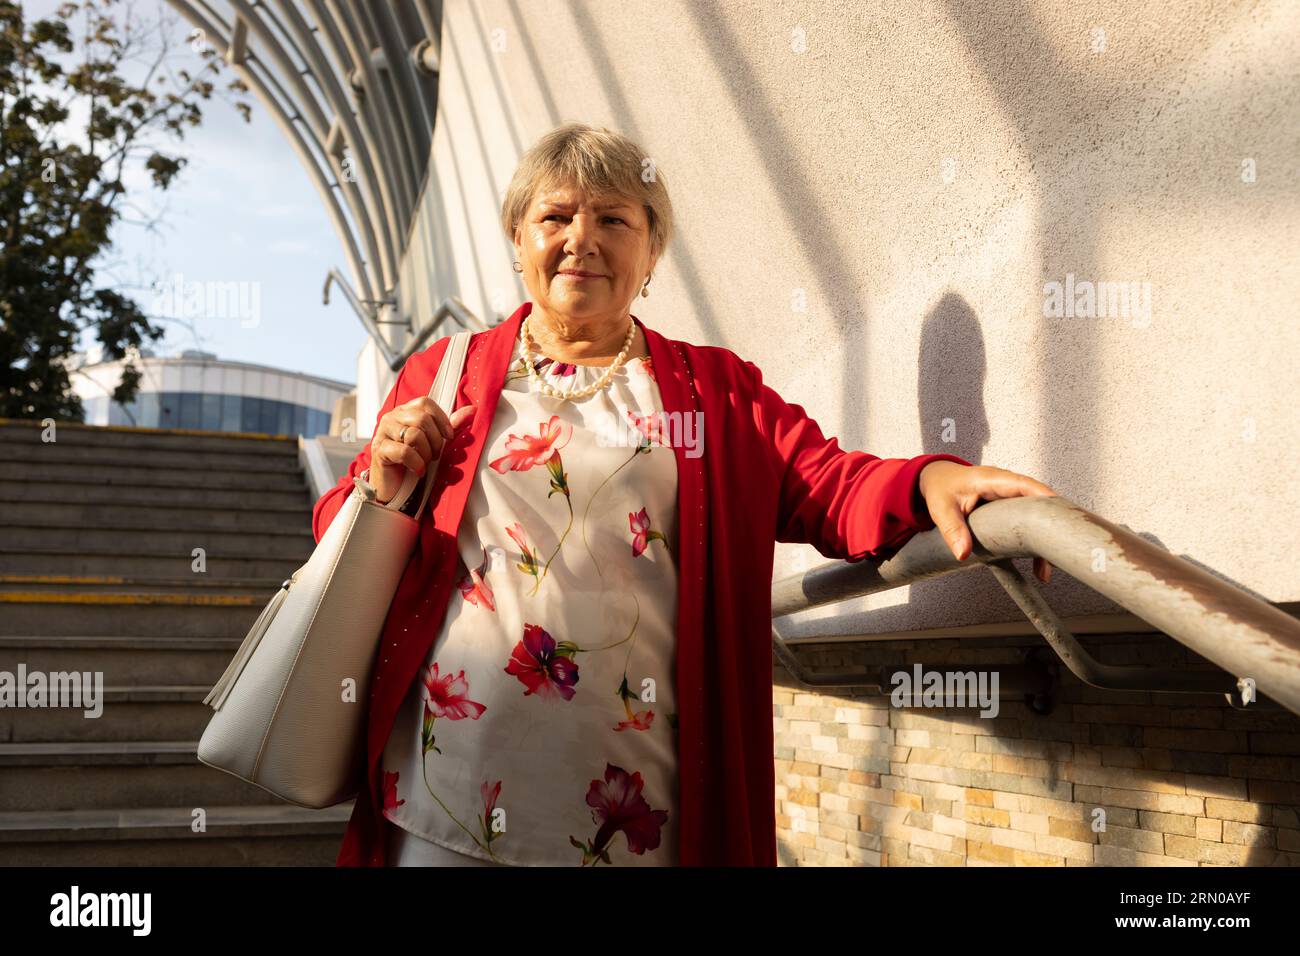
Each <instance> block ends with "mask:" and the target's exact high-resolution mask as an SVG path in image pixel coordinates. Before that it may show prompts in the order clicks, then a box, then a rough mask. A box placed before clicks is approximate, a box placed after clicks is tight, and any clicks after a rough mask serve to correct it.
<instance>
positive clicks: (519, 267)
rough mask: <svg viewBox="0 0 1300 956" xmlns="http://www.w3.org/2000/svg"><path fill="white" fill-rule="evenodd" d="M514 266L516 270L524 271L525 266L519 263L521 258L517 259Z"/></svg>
mask: <svg viewBox="0 0 1300 956" xmlns="http://www.w3.org/2000/svg"><path fill="white" fill-rule="evenodd" d="M514 268H515V271H516V272H523V271H524V267H523V266H522V265H520V264H519V260H518V259H516V260H515V267H514Z"/></svg>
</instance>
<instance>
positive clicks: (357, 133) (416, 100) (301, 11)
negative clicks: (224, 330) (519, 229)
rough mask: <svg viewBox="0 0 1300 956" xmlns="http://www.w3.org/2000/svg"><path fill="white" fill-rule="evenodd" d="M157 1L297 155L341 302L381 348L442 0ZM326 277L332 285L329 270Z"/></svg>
mask: <svg viewBox="0 0 1300 956" xmlns="http://www.w3.org/2000/svg"><path fill="white" fill-rule="evenodd" d="M168 3H170V4H171V6H172V7H173V8H175V9H176V11H177V12H179V13H180V14H181V15H182V16H183V17H184V18H185V19H186V20H188V21H189V23H190V24H191V25H192V26H193V27H194V28H195V30H197V31H200V33H199V35H198V36H196V38H195V39H196V40H198V41H200V42H207V43H209V44H211V46H212V48H213V49H214V50H216V52H217V53H218V54H219V55H220V56H221V57H222V58H223V59H224V60H225V61H226V62H227V63H228V64H230V66H231V67H233V68H234V69H235V71H236V72H237V74H238V75H239V77H240V78H241V79H242V80H243V81H244V82H245V83H246V84H248V87H249V89H250V90H252V91H253V93H254V94H255V95H256V96H257V97H258V98H259V99H260V100H261V101H262V103H263V104H264V105H265V106H266V108H267V110H268V112H269V113H270V114H271V116H272V117H273V118H274V119H275V121H276V123H277V124H278V125H279V127H280V129H281V130H282V131H283V133H284V135H285V137H286V138H287V139H288V140H289V143H290V145H292V146H293V148H294V150H295V151H296V152H297V154H298V158H299V159H300V160H301V161H302V163H303V166H304V167H305V168H306V170H307V174H308V176H309V178H310V179H311V181H312V184H313V185H314V186H315V187H316V190H317V192H318V193H319V194H320V197H321V201H322V203H323V204H324V206H325V210H326V212H327V213H328V215H329V217H330V220H331V221H332V222H333V224H334V228H335V231H336V232H337V233H338V236H339V240H340V242H341V244H342V247H343V251H344V255H345V256H346V258H347V262H348V266H349V269H350V272H351V274H352V278H353V282H354V283H355V286H356V292H355V293H353V292H352V290H350V289H345V291H346V292H347V293H348V298H349V301H351V302H352V303H353V305H354V307H356V306H360V309H359V311H360V312H361V319H362V322H363V323H364V324H365V325H366V327H367V328H368V329H369V330H370V332H371V335H372V336H374V337H375V338H376V339H377V340H378V341H380V342H382V341H383V338H382V337H381V336H380V335H379V331H378V327H377V325H376V324H375V323H376V322H380V321H386V320H381V319H378V318H377V316H378V315H379V314H381V313H384V312H386V311H389V310H391V307H392V306H394V305H395V303H396V300H397V299H396V285H397V277H398V264H399V262H400V261H401V257H402V254H403V252H404V251H405V244H406V240H407V236H408V235H409V232H410V226H411V222H412V219H413V217H414V214H415V208H416V203H417V202H418V200H419V194H420V189H421V186H422V184H423V181H424V176H425V172H426V167H427V165H428V161H429V150H430V147H431V143H432V139H433V123H434V116H435V114H436V112H437V102H438V50H439V25H440V24H441V20H442V2H441V0H361V2H353V0H271V2H263V0H253V2H250V0H213V2H208V0H168ZM329 281H339V282H341V281H342V280H341V278H340V277H339V276H338V273H337V272H336V271H335V272H332V273H331V278H330V280H329ZM329 281H327V282H326V285H325V291H326V296H327V297H328V290H329ZM327 301H328V298H327ZM386 307H387V308H386ZM402 324H406V323H405V322H403V323H402Z"/></svg>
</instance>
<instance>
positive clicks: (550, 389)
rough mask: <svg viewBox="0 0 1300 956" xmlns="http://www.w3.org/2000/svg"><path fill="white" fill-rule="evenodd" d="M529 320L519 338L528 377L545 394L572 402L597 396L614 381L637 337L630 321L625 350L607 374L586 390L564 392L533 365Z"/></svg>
mask: <svg viewBox="0 0 1300 956" xmlns="http://www.w3.org/2000/svg"><path fill="white" fill-rule="evenodd" d="M529 318H530V316H525V317H524V320H523V322H522V323H520V325H519V336H520V338H521V339H523V343H524V364H525V365H526V366H528V377H529V378H530V379H532V381H533V384H535V385H536V386H537V387H538V389H540V390H541V391H542V392H543V393H544V394H546V395H549V396H551V397H552V398H561V399H566V400H572V399H575V398H586V397H587V396H588V395H595V394H596V393H597V392H599V391H600V390H601V389H602V388H604V387H605V386H607V385H608V384H609V383H610V382H612V381H613V380H614V373H615V372H617V371H618V370H619V367H620V366H621V365H622V364H623V362H624V361H625V360H626V359H627V353H628V349H630V348H631V347H632V337H633V336H634V335H636V323H635V322H633V321H630V320H629V322H628V330H627V338H625V339H624V340H623V348H622V350H620V351H619V353H618V355H616V356H614V362H613V364H612V365H610V366H609V368H607V369H605V373H604V374H603V375H601V376H600V378H598V379H596V381H594V382H592V383H591V384H590V385H588V386H587V387H585V388H579V389H573V390H569V391H564V390H561V389H558V388H556V387H555V386H554V385H552V384H551V383H550V382H547V381H545V380H544V379H543V378H542V375H541V373H540V372H538V371H537V368H536V367H535V366H534V365H533V339H532V336H531V335H529V334H528V319H529ZM567 364H572V363H567ZM580 367H581V368H588V367H589V366H585V365H584V366H580Z"/></svg>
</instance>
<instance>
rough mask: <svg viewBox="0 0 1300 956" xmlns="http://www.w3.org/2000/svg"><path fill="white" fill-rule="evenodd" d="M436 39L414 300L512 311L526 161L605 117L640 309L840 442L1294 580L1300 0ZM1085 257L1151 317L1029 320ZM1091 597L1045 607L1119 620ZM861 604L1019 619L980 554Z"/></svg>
mask: <svg viewBox="0 0 1300 956" xmlns="http://www.w3.org/2000/svg"><path fill="white" fill-rule="evenodd" d="M442 57H443V64H442V75H441V94H440V95H441V102H440V104H439V115H438V127H437V130H436V134H435V137H434V150H433V158H432V161H433V166H432V169H431V173H430V179H429V183H428V188H427V190H426V193H425V196H424V201H423V208H422V210H421V216H420V219H419V222H418V223H417V225H416V227H415V229H414V232H413V246H412V249H411V251H410V253H409V254H408V256H407V258H406V261H405V263H404V266H403V272H402V275H403V282H402V300H403V306H404V308H407V309H412V310H414V311H415V313H416V314H417V315H428V314H429V311H430V309H431V308H432V306H433V305H435V304H436V303H437V302H438V301H440V300H441V299H442V298H443V297H444V296H446V295H449V294H455V295H459V296H460V297H461V298H462V299H464V300H465V302H466V303H467V304H468V305H469V306H470V307H471V308H472V309H473V310H474V311H475V312H476V313H478V314H480V315H492V314H509V313H510V312H511V311H512V310H513V309H514V308H515V307H516V306H517V305H518V304H519V303H520V302H522V301H523V299H524V297H525V291H524V289H523V286H522V284H521V283H520V282H519V281H518V279H517V277H516V276H515V274H514V273H513V272H512V271H511V269H510V262H511V259H512V248H511V247H510V245H509V244H508V242H507V241H506V238H505V237H504V236H503V235H502V234H501V232H500V229H499V227H498V225H497V209H498V207H499V203H500V198H501V196H502V194H503V191H504V189H505V186H506V184H507V182H508V180H509V177H510V175H511V173H512V171H513V169H514V166H515V163H516V161H517V159H518V157H519V155H520V154H521V153H522V151H523V150H524V149H526V148H527V146H528V145H529V144H531V142H532V141H533V140H535V139H536V137H537V136H539V135H540V134H541V133H543V132H545V131H546V130H547V129H549V128H551V127H552V126H554V125H557V124H559V123H561V122H565V121H569V120H583V121H587V122H591V123H595V124H598V125H608V126H610V127H613V128H616V129H619V130H621V131H622V132H624V133H626V134H628V135H630V136H631V137H633V138H634V139H636V140H637V141H638V142H640V143H641V145H642V146H643V147H644V148H645V149H646V151H647V153H648V155H649V156H651V157H652V158H653V159H654V161H655V162H656V164H657V166H658V167H659V169H660V170H661V171H662V173H663V175H664V177H665V178H666V180H667V182H668V184H669V188H670V190H671V193H672V196H673V198H674V202H675V205H676V210H677V214H678V226H679V232H678V235H677V237H676V239H675V241H674V244H673V245H672V246H671V247H670V249H669V250H668V252H667V254H666V256H665V257H664V259H663V260H662V261H661V263H660V267H659V268H658V270H657V272H656V274H655V277H654V280H653V282H652V284H651V295H650V297H649V298H648V299H645V300H642V299H638V301H637V303H636V305H635V306H634V307H633V309H634V311H635V312H636V314H637V315H638V316H639V317H641V318H642V319H643V320H644V321H646V322H647V323H648V324H650V325H652V326H654V327H655V328H658V329H659V330H660V331H662V332H664V333H666V334H669V335H671V336H674V337H679V338H685V339H688V340H691V341H696V342H705V343H713V344H720V345H725V346H727V347H729V348H731V349H734V350H735V351H736V352H737V353H739V354H740V355H742V356H744V357H746V358H749V359H751V360H753V361H754V362H755V363H757V364H758V366H759V367H760V368H762V369H763V371H764V375H765V378H766V380H767V381H768V382H769V383H770V384H772V385H773V387H775V388H776V389H777V390H778V391H779V392H780V393H781V394H782V395H783V396H785V397H786V398H787V399H788V400H790V401H795V402H799V403H800V404H802V405H804V407H805V408H807V409H808V410H809V412H810V413H811V414H813V415H814V416H815V417H816V418H817V419H818V420H819V422H820V423H821V424H822V426H823V428H824V430H825V431H826V432H827V433H828V434H835V435H837V436H839V437H840V439H841V442H842V444H843V445H844V446H845V447H852V448H863V449H866V450H868V451H871V452H873V453H875V454H878V455H882V456H887V457H889V456H910V455H914V454H918V453H920V452H922V451H940V450H951V451H954V452H955V453H957V454H960V455H962V456H964V457H966V458H968V459H971V460H973V461H977V462H980V463H984V464H994V465H998V466H1001V467H1004V468H1009V469H1012V470H1015V471H1021V472H1024V473H1027V474H1031V475H1034V476H1035V477H1038V478H1040V479H1042V480H1044V481H1046V482H1048V483H1049V484H1051V485H1052V486H1053V487H1055V488H1056V489H1057V490H1058V491H1059V492H1061V493H1062V494H1065V495H1067V496H1068V497H1070V498H1072V499H1074V500H1075V501H1078V502H1079V503H1080V504H1082V505H1083V506H1085V507H1087V508H1090V509H1092V510H1094V511H1096V512H1098V513H1100V514H1102V515H1104V516H1106V517H1108V518H1110V519H1111V520H1114V521H1117V522H1120V523H1123V524H1126V525H1128V526H1129V527H1130V528H1132V529H1133V530H1135V531H1137V532H1140V533H1142V534H1144V535H1147V536H1150V537H1152V538H1153V539H1154V540H1157V541H1158V542H1160V543H1161V544H1163V545H1164V546H1165V547H1167V548H1168V549H1169V550H1171V551H1172V552H1174V553H1176V554H1181V555H1184V556H1187V557H1189V558H1191V559H1193V560H1195V561H1197V562H1198V563H1201V564H1203V565H1205V566H1208V567H1209V568H1212V569H1215V570H1216V571H1217V572H1219V573H1221V574H1222V575H1224V576H1225V577H1227V578H1228V579H1230V580H1233V581H1235V582H1236V583H1238V584H1240V585H1242V586H1245V587H1247V588H1249V589H1251V590H1253V591H1255V592H1256V593H1258V594H1259V595H1261V596H1263V597H1265V598H1267V599H1269V600H1272V601H1296V600H1300V575H1297V567H1298V566H1300V557H1298V555H1297V544H1296V535H1295V529H1296V528H1297V527H1300V493H1297V492H1300V461H1298V459H1297V454H1296V447H1297V444H1298V441H1297V439H1300V426H1298V425H1297V414H1296V403H1297V398H1300V385H1297V375H1296V363H1297V358H1298V357H1300V321H1297V307H1296V302H1297V299H1298V298H1300V265H1298V264H1297V252H1298V251H1300V163H1297V157H1298V156H1300V105H1298V98H1300V95H1298V94H1297V84H1296V82H1295V78H1296V76H1297V75H1300V4H1296V3H1294V2H1289V0H1274V2H1262V3H1247V2H1238V3H1226V2H1208V0H1179V2H1157V3H1148V4H1141V5H1133V4H1130V3H1123V2H1109V3H1090V4H1077V3H1067V2H1046V0H1039V2H1026V3H1011V2H1001V3H988V4H985V3H956V2H951V3H942V2H925V0H921V2H915V0H913V2H907V3H902V2H898V3H873V4H864V3H861V2H829V0H828V2H817V3H783V2H770V0H769V2H742V0H725V2H719V3H686V2H672V0H668V2H665V0H654V2H643V0H621V2H619V3H604V2H588V3H584V2H549V0H529V2H528V3H521V2H518V0H513V2H502V0H475V2H472V3H471V2H468V0H449V2H448V3H447V4H446V8H445V19H444V26H443V38H442ZM1252 168H1253V181H1245V180H1248V179H1251V178H1252V177H1251V176H1250V175H1247V174H1246V172H1247V171H1248V170H1250V169H1252ZM1067 274H1072V275H1073V276H1074V277H1075V280H1076V281H1079V280H1089V281H1092V282H1098V281H1104V282H1137V283H1149V284H1150V285H1149V288H1150V303H1151V309H1150V314H1149V317H1147V316H1143V315H1131V316H1130V317H1129V318H1127V319H1126V318H1123V317H1106V318H1097V317H1092V318H1088V317H1081V316H1075V317H1066V316H1061V317H1059V318H1057V317H1050V316H1045V315H1044V298H1045V297H1044V286H1045V283H1048V282H1051V281H1053V280H1056V281H1060V282H1064V281H1065V280H1066V276H1067ZM1140 288H1141V287H1140ZM364 359H365V356H363V360H364ZM363 364H365V361H363ZM370 368H371V369H373V365H371V366H370ZM371 374H372V373H371V371H369V370H367V372H366V375H365V376H362V375H359V381H365V380H366V379H367V378H368V377H369V376H370V375H371ZM385 387H386V386H385ZM379 398H382V392H381V393H380V395H379V396H378V397H376V398H374V399H373V400H372V404H371V406H370V408H369V409H367V408H364V407H362V408H359V409H358V412H359V414H360V415H361V420H362V421H367V422H369V421H372V420H373V411H372V409H373V407H374V404H377V401H378V400H379ZM361 404H362V405H363V406H364V405H365V401H364V400H363V402H362V403H361ZM945 427H946V428H947V435H945ZM945 437H948V438H954V437H955V441H945V440H944V439H945ZM822 560H823V559H822V558H821V557H820V555H817V554H816V553H815V552H813V551H812V549H810V548H804V547H793V546H791V547H782V548H780V550H779V553H778V567H777V574H778V575H780V574H782V573H785V572H788V571H792V570H799V569H801V568H803V567H805V566H808V565H809V564H813V563H819V562H821V561H822ZM1072 584H1073V582H1070V581H1069V580H1068V579H1065V576H1064V575H1062V574H1058V578H1057V580H1056V581H1055V582H1054V583H1053V585H1052V586H1051V588H1050V589H1049V594H1050V595H1051V596H1052V600H1053V601H1054V602H1056V603H1058V604H1059V605H1060V606H1061V607H1062V608H1064V609H1066V610H1074V611H1085V610H1090V609H1100V608H1104V607H1105V605H1104V604H1099V603H1098V602H1096V601H1095V600H1092V599H1091V598H1090V597H1089V596H1088V595H1087V594H1086V593H1083V592H1082V590H1081V589H1079V588H1077V587H1072ZM854 607H855V608H859V609H868V608H871V609H875V610H874V613H873V615H872V616H871V618H870V620H867V619H865V618H863V619H861V620H860V621H859V623H858V625H857V626H858V628H859V629H860V630H863V631H871V632H876V631H888V630H892V629H895V628H904V627H912V628H915V627H929V626H937V625H948V624H962V623H968V622H972V621H987V620H999V619H1005V620H1010V619H1014V618H1016V617H1017V616H1018V615H1017V614H1016V612H1015V611H1014V609H1013V608H1012V606H1011V605H1010V603H1009V602H1008V601H1007V600H1006V599H1005V598H1003V597H1002V596H1001V592H1000V591H999V590H998V589H997V588H996V587H995V586H993V585H992V582H991V581H988V580H975V579H974V578H973V577H972V576H965V577H959V578H957V579H948V580H939V581H933V582H927V583H926V584H924V585H918V586H916V587H914V588H912V589H911V593H910V594H909V593H908V592H906V591H904V592H900V593H895V594H891V595H884V596H881V597H880V598H879V599H875V600H871V601H864V602H858V603H856V604H855V605H854ZM842 611H843V609H842V608H841V609H840V611H838V612H835V613H841V612H842ZM824 616H825V615H821V614H819V613H816V612H814V613H812V614H810V615H806V616H805V618H804V623H805V627H806V628H807V629H811V630H814V631H815V630H817V629H818V627H819V624H818V620H819V619H821V618H823V617H824ZM823 623H825V626H826V628H828V629H829V630H832V631H839V630H841V627H840V626H838V625H831V624H829V623H828V622H823ZM841 623H842V621H841Z"/></svg>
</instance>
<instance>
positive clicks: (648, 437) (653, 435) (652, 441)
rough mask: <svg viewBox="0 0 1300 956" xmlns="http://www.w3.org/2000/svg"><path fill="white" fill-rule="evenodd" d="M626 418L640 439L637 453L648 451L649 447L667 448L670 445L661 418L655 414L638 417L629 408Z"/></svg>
mask: <svg viewBox="0 0 1300 956" xmlns="http://www.w3.org/2000/svg"><path fill="white" fill-rule="evenodd" d="M627 417H628V421H630V422H631V423H632V427H633V428H635V429H636V430H637V434H638V436H639V437H640V447H639V448H638V449H637V450H638V451H648V450H649V448H650V446H651V445H664V446H667V445H669V444H670V442H669V441H668V432H667V431H666V430H665V428H664V423H663V416H661V415H659V414H658V413H657V412H651V413H650V414H649V415H638V414H636V413H635V412H634V411H632V410H631V409H630V408H629V409H627Z"/></svg>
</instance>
